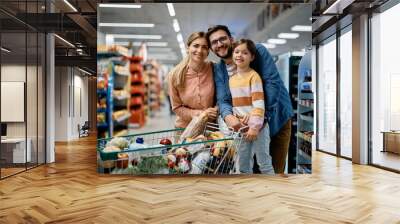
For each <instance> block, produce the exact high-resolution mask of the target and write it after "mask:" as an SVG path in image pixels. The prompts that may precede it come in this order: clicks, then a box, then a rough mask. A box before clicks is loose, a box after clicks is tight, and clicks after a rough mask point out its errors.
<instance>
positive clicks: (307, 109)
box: [299, 104, 314, 113]
mask: <svg viewBox="0 0 400 224" xmlns="http://www.w3.org/2000/svg"><path fill="white" fill-rule="evenodd" d="M299 106H300V111H301V112H300V113H304V112H308V111H312V110H314V105H311V106H306V105H303V104H299Z"/></svg>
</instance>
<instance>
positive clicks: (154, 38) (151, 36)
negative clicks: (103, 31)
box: [111, 34, 162, 40]
mask: <svg viewBox="0 0 400 224" xmlns="http://www.w3.org/2000/svg"><path fill="white" fill-rule="evenodd" d="M111 35H112V36H113V37H114V38H126V39H153V40H157V39H162V36H161V35H137V34H111Z"/></svg>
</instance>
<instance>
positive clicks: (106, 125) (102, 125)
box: [97, 123, 108, 128]
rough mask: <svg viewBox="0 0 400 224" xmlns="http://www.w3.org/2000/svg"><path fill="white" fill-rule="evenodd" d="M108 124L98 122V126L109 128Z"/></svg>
mask: <svg viewBox="0 0 400 224" xmlns="http://www.w3.org/2000/svg"><path fill="white" fill-rule="evenodd" d="M107 127H108V124H107V123H98V124H97V128H107Z"/></svg>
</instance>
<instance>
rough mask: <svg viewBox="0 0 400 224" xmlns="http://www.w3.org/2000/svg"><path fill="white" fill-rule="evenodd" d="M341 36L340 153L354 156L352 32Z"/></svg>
mask: <svg viewBox="0 0 400 224" xmlns="http://www.w3.org/2000/svg"><path fill="white" fill-rule="evenodd" d="M349 28H350V30H348V31H347V32H345V33H343V34H342V35H341V36H340V155H341V156H344V157H347V158H351V157H352V148H351V145H352V143H351V142H352V138H351V136H352V97H353V94H352V74H353V71H352V49H351V48H352V32H351V27H349Z"/></svg>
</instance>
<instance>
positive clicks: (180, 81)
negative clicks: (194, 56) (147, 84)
mask: <svg viewBox="0 0 400 224" xmlns="http://www.w3.org/2000/svg"><path fill="white" fill-rule="evenodd" d="M198 38H206V33H204V32H194V33H192V34H190V36H189V38H188V40H187V42H186V46H187V47H189V46H190V44H192V42H193V41H194V40H196V39H198ZM189 60H190V56H189V55H188V56H186V57H185V58H184V59H183V60H182V61H181V62H180V63H179V64H178V65H176V66H175V68H174V69H173V70H172V71H171V73H170V74H169V75H170V76H171V80H172V83H170V84H172V85H173V86H175V87H177V88H184V83H185V74H186V69H187V66H188V64H189Z"/></svg>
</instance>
